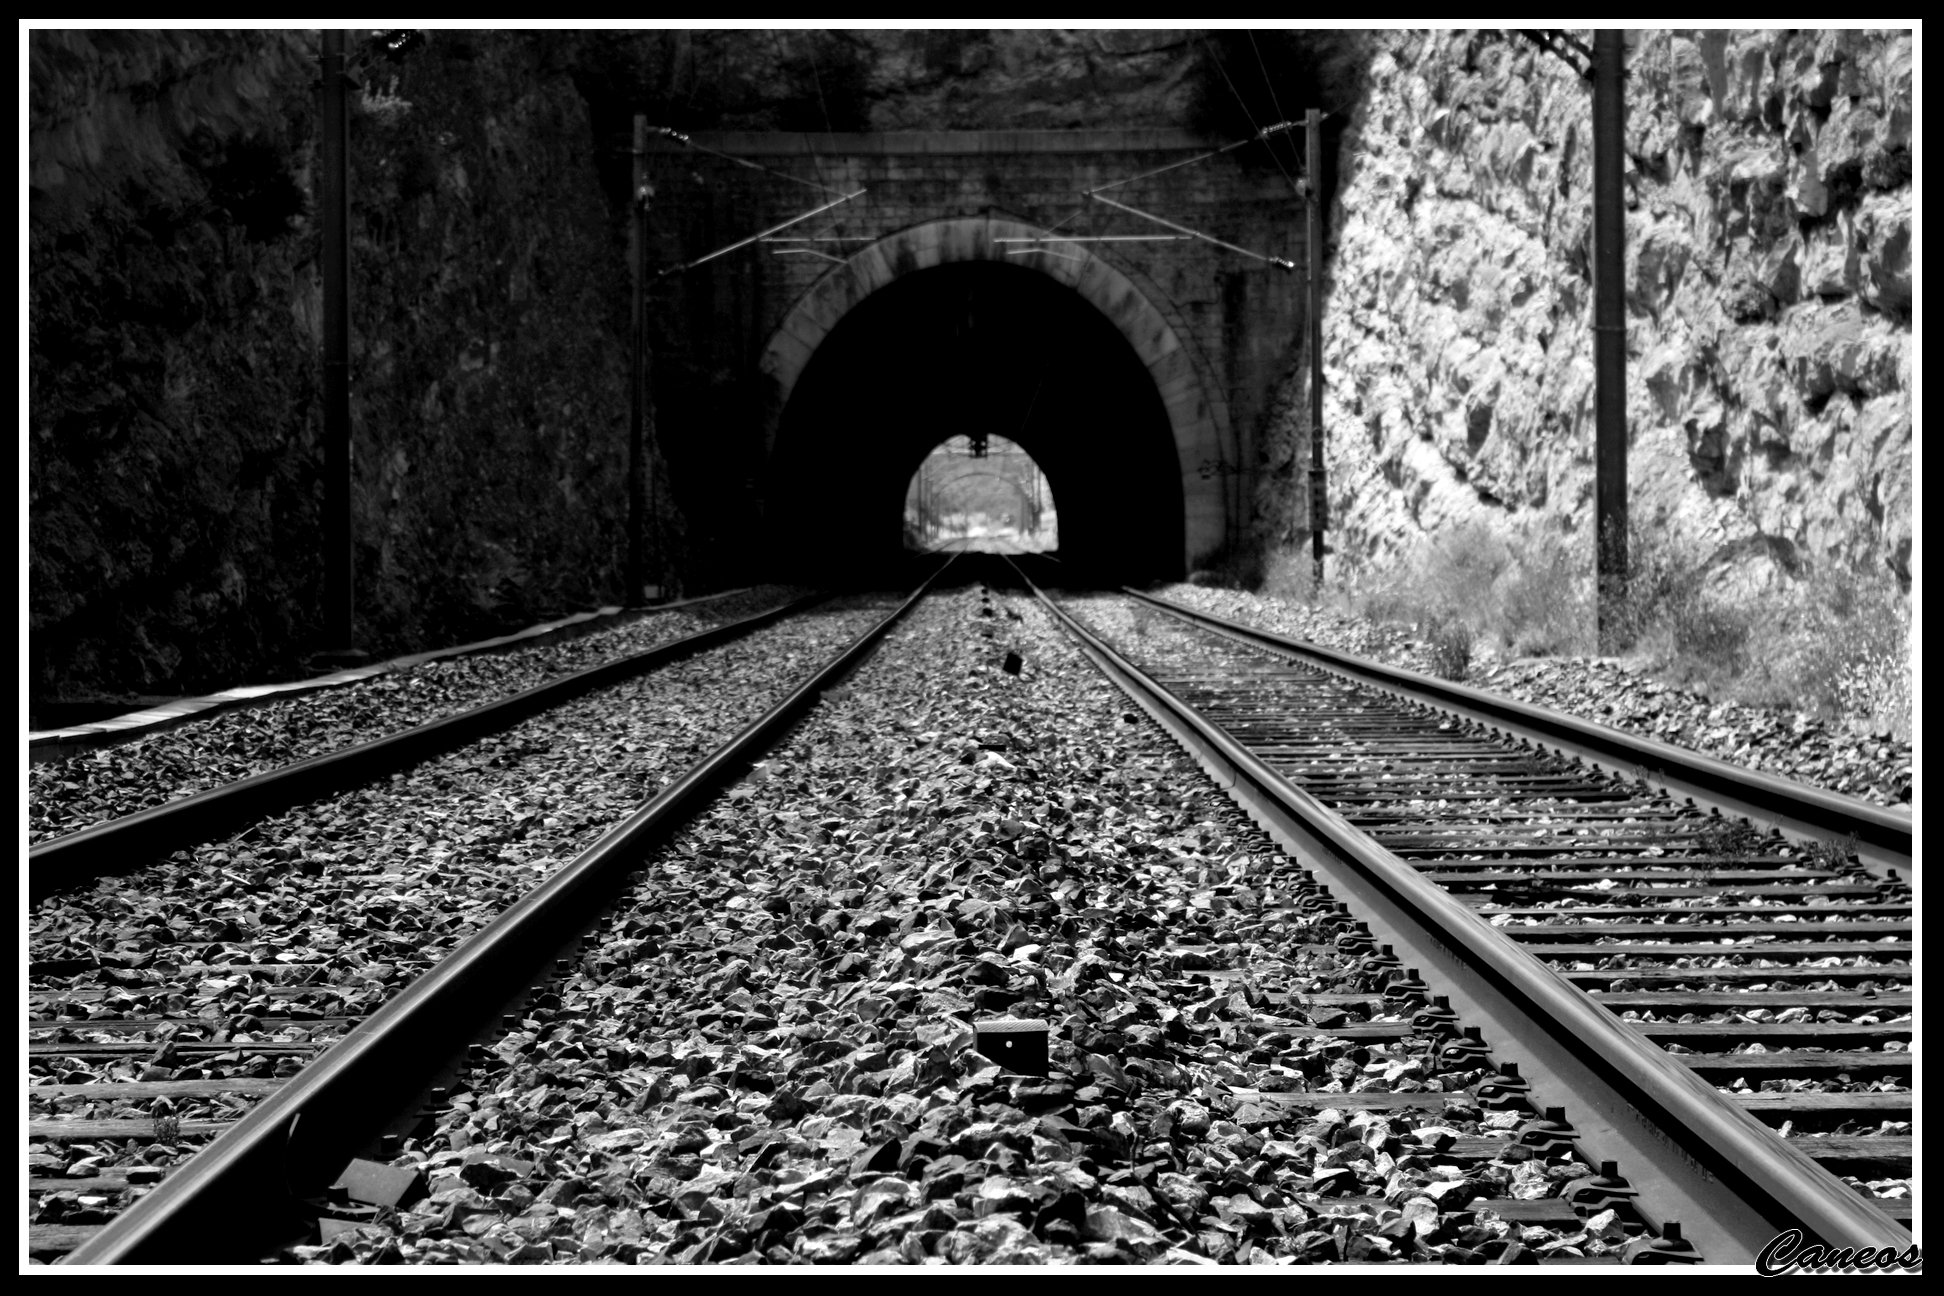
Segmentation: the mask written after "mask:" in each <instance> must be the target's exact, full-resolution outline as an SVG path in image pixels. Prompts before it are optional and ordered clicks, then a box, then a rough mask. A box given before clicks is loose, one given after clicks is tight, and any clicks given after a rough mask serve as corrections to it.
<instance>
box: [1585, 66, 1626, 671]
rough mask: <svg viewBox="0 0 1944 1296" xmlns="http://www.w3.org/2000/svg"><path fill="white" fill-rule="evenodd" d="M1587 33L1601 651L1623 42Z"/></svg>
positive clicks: (1620, 524) (1615, 548) (1622, 335)
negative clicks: (1589, 49)
mask: <svg viewBox="0 0 1944 1296" xmlns="http://www.w3.org/2000/svg"><path fill="white" fill-rule="evenodd" d="M1622 36H1623V34H1622V33H1621V32H1619V31H1611V30H1601V31H1597V32H1595V33H1594V34H1593V405H1594V411H1595V432H1594V454H1593V499H1594V505H1593V509H1594V527H1595V540H1594V543H1595V544H1596V545H1597V547H1598V549H1597V553H1598V557H1597V565H1596V571H1597V573H1598V577H1599V637H1600V651H1601V652H1605V653H1612V652H1617V651H1619V650H1620V649H1621V648H1623V647H1624V646H1625V645H1624V644H1622V643H1621V642H1620V636H1621V634H1622V632H1623V627H1622V625H1621V620H1622V612H1623V609H1624V607H1625V599H1626V593H1627V386H1626V383H1627V317H1626V297H1625V291H1626V289H1625V284H1624V276H1625V274H1626V237H1627V213H1626V209H1625V206H1624V204H1623V200H1622V192H1621V165H1622V157H1623V153H1622V149H1623V146H1624V144H1625V140H1624V129H1625V123H1626V101H1625V97H1624V90H1623V84H1624V83H1623V76H1624V71H1625V69H1624V64H1625V60H1626V46H1625V44H1624V43H1623V39H1622Z"/></svg>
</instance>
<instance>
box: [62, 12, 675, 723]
mask: <svg viewBox="0 0 1944 1296" xmlns="http://www.w3.org/2000/svg"><path fill="white" fill-rule="evenodd" d="M316 39H317V38H316V35H315V33H313V32H270V33H265V32H234V33H197V32H132V33H131V32H101V31H92V32H50V31H37V32H34V33H31V34H30V37H29V45H28V49H29V64H30V66H29V72H30V95H29V98H30V104H29V106H30V128H31V152H30V161H31V177H30V180H31V190H30V211H29V229H28V239H29V261H30V267H29V279H28V298H29V402H30V428H29V433H28V435H29V445H30V451H29V456H28V459H29V490H30V506H31V517H30V522H29V528H30V530H29V570H30V578H31V588H30V617H31V635H30V644H31V654H32V663H31V673H30V680H31V696H32V699H33V701H34V704H35V705H38V704H39V703H40V702H41V701H44V700H49V699H54V698H62V697H67V698H72V697H79V696H86V695H89V694H96V695H100V694H114V695H122V696H126V695H129V694H153V693H158V692H164V691H167V692H177V691H186V690H191V689H196V688H202V687H208V686H212V685H226V684H233V683H236V682H238V681H239V680H243V679H249V678H261V677H264V676H275V675H281V674H288V673H294V672H296V671H297V670H299V669H300V667H301V662H302V658H303V657H304V655H305V654H306V653H308V652H310V651H313V650H315V649H316V648H317V647H318V646H320V645H319V644H318V642H317V633H318V631H319V624H318V618H317V613H316V590H317V586H318V584H319V578H320V573H321V569H322V559H321V555H320V554H319V552H318V547H317V538H318V535H319V533H320V530H321V526H320V508H321V504H322V496H321V486H320V480H319V479H320V473H321V464H322V450H321V446H320V443H319V442H320V435H321V425H320V413H319V391H318V385H319V384H318V363H317V355H318V350H317V349H318V341H319V337H320V332H319V330H320V328H321V318H320V316H321V292H320V287H319V284H318V281H317V277H316V276H317V267H316V238H317V232H316V227H315V225H314V223H313V221H312V220H311V213H310V210H309V207H310V203H309V194H310V193H311V191H312V184H313V179H314V177H313V174H312V169H313V154H314V132H315V128H316V112H317V109H316V103H315V92H316V86H317V78H318V71H317V63H316V53H317V50H316ZM351 45H352V51H351V55H352V72H353V74H354V76H355V77H356V78H357V79H358V81H359V83H360V85H361V86H362V90H361V91H360V92H357V93H354V96H353V116H352V124H351V130H352V149H351V154H352V159H353V165H354V168H355V169H354V174H353V177H352V182H351V194H352V265H353V273H354V283H353V289H352V337H353V356H352V387H353V423H354V442H355V443H354V471H355V478H356V485H355V491H356V498H355V505H354V528H355V541H356V546H357V562H358V578H357V580H358V616H359V624H358V627H357V637H358V639H359V642H360V645H361V646H363V647H365V648H367V649H369V650H373V651H378V652H383V651H386V650H390V649H397V648H401V647H405V646H426V645H428V644H431V643H438V642H453V641H457V640H459V639H463V638H466V637H473V636H476V635H477V634H479V633H482V632H492V631H494V630H498V629H502V628H507V627H508V626H510V625H511V624H513V623H516V622H523V621H527V620H531V619H532V618H534V617H535V616H539V615H544V614H546V613H549V612H552V611H555V610H566V609H569V608H576V607H585V606H587V605H588V604H590V603H595V602H600V601H603V600H605V599H609V598H613V597H615V596H616V595H617V594H618V593H619V592H620V591H619V564H620V560H621V554H622V545H623V537H622V534H621V517H622V512H623V507H624V506H623V495H622V489H623V475H624V471H625V468H624V461H623V454H624V449H623V447H624V446H625V435H626V427H627V401H626V386H625V371H624V368H623V366H624V365H625V357H626V344H627V313H626V312H627V303H626V292H625V280H624V278H623V277H622V276H621V275H619V274H618V273H617V270H618V268H619V266H620V265H621V264H622V251H621V244H620V241H619V231H618V227H617V225H616V223H615V222H614V221H613V220H612V219H611V217H610V213H609V211H608V210H607V208H606V207H605V206H604V205H603V203H602V200H601V192H600V188H599V184H598V182H597V179H596V177H595V174H594V168H593V166H592V162H591V158H590V149H589V136H588V125H587V120H586V116H585V109H584V106H583V104H582V101H581V99H580V97H579V96H578V94H577V93H576V91H575V88H574V85H573V83H572V80H571V78H570V76H569V75H568V71H567V60H566V58H565V57H563V48H562V44H561V43H560V42H558V41H549V40H547V39H544V38H540V37H535V38H534V39H530V40H503V39H495V38H494V37H493V36H492V34H490V33H462V32H441V33H434V34H432V36H431V38H430V39H426V40H399V41H388V40H379V39H376V38H374V37H372V35H371V34H369V33H362V34H356V35H354V36H353V38H352V41H351ZM565 52H566V53H567V54H571V53H572V50H571V48H569V49H567V50H566V51H565ZM663 513H664V516H665V517H669V518H671V519H673V515H674V509H673V506H672V505H668V504H664V509H663ZM670 538H671V540H672V541H678V540H679V519H673V523H672V525H671V527H670Z"/></svg>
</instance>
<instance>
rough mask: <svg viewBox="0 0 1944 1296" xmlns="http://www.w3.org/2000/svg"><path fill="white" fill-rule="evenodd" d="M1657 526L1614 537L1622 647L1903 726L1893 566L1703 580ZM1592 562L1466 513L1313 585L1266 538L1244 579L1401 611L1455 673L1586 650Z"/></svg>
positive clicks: (1565, 544) (1673, 666)
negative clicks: (1406, 546) (1422, 540)
mask: <svg viewBox="0 0 1944 1296" xmlns="http://www.w3.org/2000/svg"><path fill="white" fill-rule="evenodd" d="M1661 537H1662V533H1660V532H1653V531H1645V532H1643V531H1636V532H1635V533H1634V534H1633V535H1632V536H1630V537H1629V541H1628V558H1629V562H1628V567H1629V574H1628V587H1627V593H1626V597H1625V598H1624V599H1622V600H1621V601H1620V603H1619V606H1618V618H1619V635H1618V638H1619V641H1620V642H1621V643H1622V644H1624V645H1626V651H1627V653H1628V655H1629V656H1630V657H1632V658H1633V659H1635V660H1637V661H1641V662H1644V663H1645V664H1646V665H1647V666H1648V667H1649V668H1650V669H1652V670H1654V671H1655V672H1656V673H1658V674H1660V675H1661V676H1662V677H1664V678H1666V679H1668V680H1670V681H1672V682H1675V683H1679V684H1684V685H1688V686H1691V687H1698V688H1700V689H1702V690H1704V691H1706V692H1707V693H1709V694H1710V695H1712V696H1715V697H1722V698H1730V699H1733V700H1736V701H1740V702H1748V703H1756V704H1764V703H1767V704H1783V705H1790V706H1795V707H1799V708H1801V709H1804V710H1808V711H1811V712H1815V713H1817V714H1819V715H1821V716H1823V717H1825V718H1827V719H1832V720H1848V721H1853V722H1857V723H1860V724H1863V725H1866V726H1868V727H1869V728H1870V729H1871V730H1872V731H1875V732H1888V733H1891V734H1894V735H1896V736H1897V737H1900V738H1902V737H1907V736H1908V735H1909V733H1910V724H1911V718H1910V707H1911V698H1910V691H1911V676H1910V665H1909V651H1910V611H1909V600H1908V596H1907V595H1906V594H1905V592H1904V591H1903V590H1902V588H1901V586H1900V585H1899V583H1898V581H1897V579H1896V578H1895V577H1894V576H1893V575H1892V574H1890V573H1889V572H1887V571H1877V570H1869V569H1860V570H1850V569H1838V568H1831V569H1826V570H1823V571H1820V572H1816V573H1813V574H1811V575H1809V576H1807V577H1805V578H1803V579H1800V580H1797V581H1794V582H1792V583H1790V585H1788V586H1787V587H1786V588H1785V589H1783V590H1781V591H1779V592H1773V593H1768V594H1763V595H1757V596H1746V597H1736V596H1734V595H1732V594H1728V593H1724V592H1722V590H1721V589H1720V588H1718V587H1717V585H1715V584H1713V583H1711V582H1710V580H1709V576H1710V574H1711V573H1710V572H1709V570H1708V569H1707V567H1706V565H1705V563H1704V561H1703V560H1702V559H1700V558H1697V557H1695V556H1693V555H1690V554H1686V553H1683V552H1681V551H1679V550H1678V549H1675V548H1673V547H1671V546H1670V545H1668V543H1667V542H1666V541H1665V540H1664V539H1662V538H1661ZM1238 565H1240V564H1238ZM1592 567H1593V554H1592V552H1591V547H1590V546H1589V545H1588V544H1587V542H1586V540H1585V539H1584V537H1565V536H1560V535H1557V534H1554V533H1551V532H1539V533H1534V534H1530V535H1528V536H1526V537H1523V538H1518V539H1515V540H1514V541H1512V542H1510V543H1508V541H1507V540H1506V539H1505V538H1503V537H1501V536H1499V535H1498V534H1496V533H1493V532H1491V531H1489V530H1487V529H1485V528H1482V527H1476V528H1465V529H1461V530H1459V531H1456V532H1453V533H1451V534H1450V535H1448V536H1445V537H1441V538H1440V539H1439V540H1438V542H1437V543H1436V544H1435V545H1426V546H1425V547H1423V548H1422V549H1420V550H1419V551H1418V552H1417V553H1416V554H1415V555H1413V556H1412V557H1411V558H1409V559H1408V560H1406V561H1404V562H1402V563H1399V564H1397V565H1395V566H1393V567H1391V568H1389V569H1387V570H1385V571H1382V572H1376V571H1368V570H1362V571H1360V570H1355V569H1351V570H1347V571H1346V570H1344V568H1343V567H1342V566H1341V565H1339V566H1337V567H1336V568H1335V570H1333V571H1332V572H1331V579H1330V580H1329V581H1328V582H1326V584H1325V585H1324V587H1323V588H1321V589H1318V588H1317V587H1316V586H1315V583H1314V581H1313V579H1312V576H1311V566H1310V556H1309V553H1308V552H1307V550H1303V551H1285V552H1281V553H1271V554H1269V555H1267V556H1266V558H1265V560H1264V561H1263V563H1262V564H1261V578H1260V581H1259V582H1258V583H1257V584H1256V586H1255V588H1257V590H1258V592H1259V593H1260V594H1262V596H1263V597H1265V598H1272V599H1281V600H1285V601H1288V602H1300V603H1306V604H1309V605H1311V606H1317V607H1326V608H1330V609H1332V610H1335V611H1338V612H1343V613H1347V614H1354V615H1358V616H1362V617H1365V618H1368V619H1370V620H1373V621H1378V622H1388V623H1392V624H1401V625H1407V626H1410V627H1411V628H1412V629H1413V631H1414V633H1415V634H1416V635H1417V636H1418V637H1419V638H1421V639H1423V640H1424V641H1425V643H1426V645H1427V649H1428V651H1429V654H1430V656H1431V658H1432V661H1433V665H1434V669H1436V670H1437V671H1438V673H1440V674H1441V675H1444V676H1446V677H1447V678H1450V679H1463V678H1464V676H1465V674H1466V673H1467V671H1468V670H1469V668H1470V665H1471V663H1472V662H1473V661H1474V660H1475V659H1476V658H1477V657H1478V656H1479V655H1482V654H1486V653H1489V654H1491V655H1496V656H1501V657H1545V656H1581V655H1589V654H1592V653H1594V652H1596V651H1597V650H1598V635H1597V620H1596V597H1595V586H1594V579H1593V570H1592Z"/></svg>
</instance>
